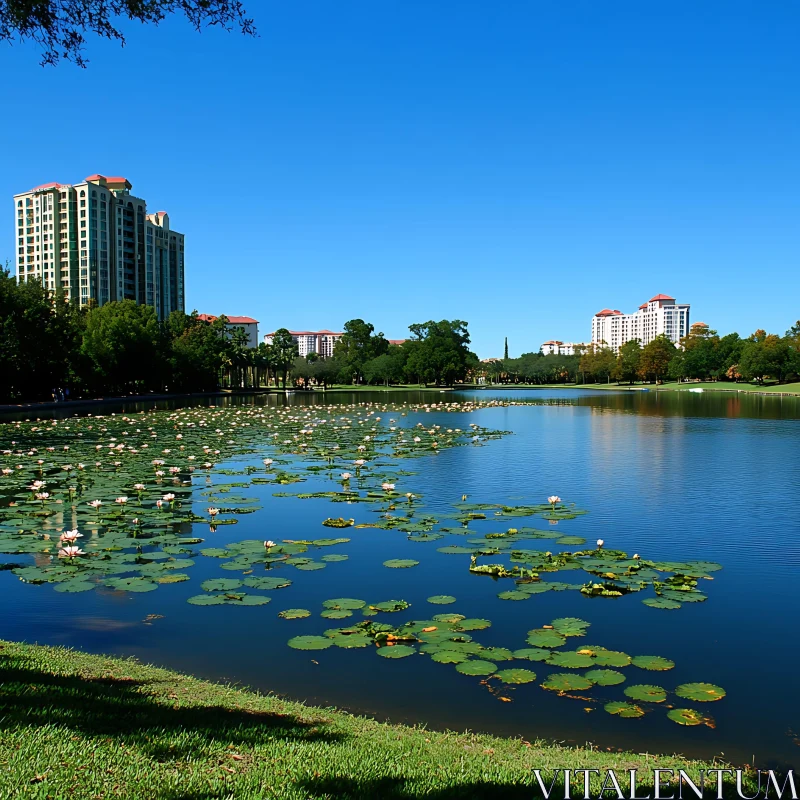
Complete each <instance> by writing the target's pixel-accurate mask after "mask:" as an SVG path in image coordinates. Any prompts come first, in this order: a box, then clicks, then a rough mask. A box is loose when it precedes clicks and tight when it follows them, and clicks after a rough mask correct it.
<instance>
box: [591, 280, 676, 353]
mask: <svg viewBox="0 0 800 800" xmlns="http://www.w3.org/2000/svg"><path fill="white" fill-rule="evenodd" d="M689 308H690V307H689V304H688V303H676V302H675V298H674V297H670V296H669V295H666V294H657V295H656V296H655V297H651V298H650V299H649V300H648V301H647V302H646V303H642V305H640V306H639V308H638V309H637V310H636V311H634V312H633V314H623V313H622V312H621V311H619V310H617V309H611V308H604V309H603V310H602V311H598V312H597V313H596V314H595V315H594V317H593V318H592V344H594V345H600V346H602V345H606V346H608V347H610V348H611V349H612V350H614V352H618V351H619V348H620V347H621V346H622V345H623V344H625V342H629V341H631V340H632V339H638V340H639V342H640V343H641V344H642V346H644V345H646V344H649V343H650V342H652V341H653V339H655V338H656V336H660V335H661V334H666V336H667V338H668V339H670V341H672V342H674V343H675V344H678V343H679V342H680V340H681V339H682V338H683V337H684V336H686V334H687V333H688V332H689Z"/></svg>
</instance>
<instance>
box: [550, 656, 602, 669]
mask: <svg viewBox="0 0 800 800" xmlns="http://www.w3.org/2000/svg"><path fill="white" fill-rule="evenodd" d="M547 663H548V664H552V665H553V666H554V667H567V668H568V669H581V668H583V667H591V666H592V657H591V656H587V655H581V654H580V653H560V652H556V653H553V654H552V655H551V656H550V658H549V659H548V660H547Z"/></svg>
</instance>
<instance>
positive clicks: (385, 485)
mask: <svg viewBox="0 0 800 800" xmlns="http://www.w3.org/2000/svg"><path fill="white" fill-rule="evenodd" d="M381 489H383V491H384V492H393V491H394V484H393V483H382V484H381Z"/></svg>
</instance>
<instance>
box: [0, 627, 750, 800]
mask: <svg viewBox="0 0 800 800" xmlns="http://www.w3.org/2000/svg"><path fill="white" fill-rule="evenodd" d="M387 690H389V691H390V690H391V689H390V687H387ZM576 702H582V701H580V700H576ZM501 713H502V707H500V705H499V704H498V714H501ZM593 713H596V714H602V713H604V712H603V711H602V710H597V711H595V712H593ZM632 724H633V725H637V724H641V723H639V722H637V721H633V722H632ZM590 729H591V722H590V718H587V731H588V730H590ZM718 766H720V765H719V762H717V763H716V764H714V765H712V764H703V763H701V762H696V761H687V760H685V759H682V758H680V757H676V756H652V755H650V756H648V755H644V754H638V755H637V754H632V753H620V752H606V751H602V750H596V749H591V748H576V749H571V748H565V747H560V746H557V745H551V744H547V743H544V742H539V741H534V742H530V743H529V742H525V741H523V740H521V739H501V738H496V737H492V736H485V735H477V734H471V733H462V734H457V733H447V732H443V733H439V732H434V731H430V730H426V729H424V728H412V727H406V726H401V725H390V724H386V723H380V722H375V721H373V720H370V719H366V718H364V717H356V716H352V715H350V714H346V713H344V712H342V711H337V710H335V709H330V708H324V709H323V708H313V707H309V706H305V705H303V704H301V703H296V702H290V701H286V700H282V699H279V698H277V697H274V696H265V695H261V694H257V693H254V692H250V691H246V690H243V689H240V688H234V687H231V686H222V685H217V684H214V683H209V682H207V681H202V680H198V679H196V678H191V677H187V676H184V675H179V674H177V673H175V672H170V671H167V670H164V669H159V668H155V667H149V666H143V665H141V664H139V663H137V662H136V661H134V660H130V659H121V658H113V657H107V656H95V655H88V654H85V653H80V652H76V651H72V650H66V649H62V648H49V647H40V646H36V645H26V644H18V643H13V642H2V641H0V776H2V777H0V785H2V789H3V795H2V796H3V797H4V798H6V797H11V798H16V797H25V798H67V797H69V798H113V797H124V798H141V800H155V799H156V798H163V799H165V800H166V799H169V800H179V799H180V800H203V799H204V798H220V800H222V798H235V799H236V800H248V799H252V800H256V799H258V800H261V799H262V798H294V799H296V800H300V799H301V798H303V800H306V799H309V800H310V799H312V798H359V800H361V799H362V798H381V799H382V800H386V799H388V800H391V799H392V798H397V799H400V798H416V797H425V798H433V799H435V800H445V799H447V798H464V799H465V800H467V798H469V800H480V799H481V798H485V800H490V798H491V800H496V799H499V800H504V799H505V798H513V799H514V800H516V799H517V798H520V800H521V798H526V800H527V798H531V797H533V796H534V793H533V791H532V787H533V786H534V785H535V784H534V779H533V777H532V774H531V770H532V769H533V768H535V767H538V768H541V769H543V770H544V769H551V768H559V769H563V768H572V769H583V768H590V769H591V768H596V769H600V770H606V769H615V770H618V771H619V773H618V775H619V777H620V780H622V778H623V777H625V776H626V774H627V773H625V772H624V771H625V770H628V769H633V768H639V769H640V770H643V772H642V773H641V774H640V782H642V783H640V785H641V786H642V791H640V795H641V794H646V791H645V787H646V786H648V785H650V779H651V778H652V770H653V769H654V768H656V767H658V768H664V769H670V768H672V769H678V768H682V769H685V770H687V772H688V773H689V774H690V775H692V776H693V777H694V778H695V779H696V778H697V774H698V770H699V769H701V768H706V769H708V768H716V767H718ZM642 779H644V781H643V780H642ZM579 780H581V781H582V777H580V778H579ZM593 785H594V786H595V790H596V789H597V787H598V785H599V784H596V783H595V784H593ZM751 794H752V792H751ZM536 796H539V795H538V794H537V795H536ZM731 796H733V795H731Z"/></svg>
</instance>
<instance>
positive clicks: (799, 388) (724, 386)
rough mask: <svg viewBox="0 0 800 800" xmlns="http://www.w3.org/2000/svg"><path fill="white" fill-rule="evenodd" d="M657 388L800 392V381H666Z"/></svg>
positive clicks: (661, 389)
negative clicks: (762, 383) (763, 383)
mask: <svg viewBox="0 0 800 800" xmlns="http://www.w3.org/2000/svg"><path fill="white" fill-rule="evenodd" d="M654 388H656V387H654ZM657 388H658V391H660V392H665V391H666V392H686V391H688V390H689V389H703V391H706V392H784V393H788V394H800V383H770V384H767V385H765V386H756V385H755V384H752V383H733V382H730V381H706V382H701V383H665V384H664V385H663V386H659V387H657Z"/></svg>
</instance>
